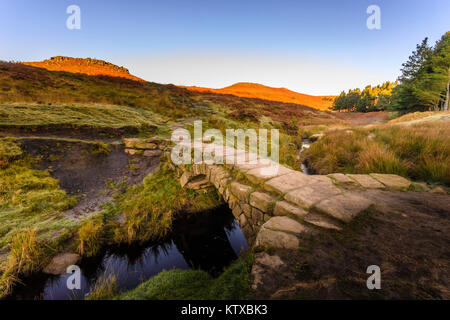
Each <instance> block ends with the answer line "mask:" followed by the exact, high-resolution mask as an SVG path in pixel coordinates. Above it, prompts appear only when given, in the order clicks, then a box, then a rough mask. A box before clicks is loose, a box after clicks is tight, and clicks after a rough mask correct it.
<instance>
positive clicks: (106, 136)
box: [0, 124, 154, 141]
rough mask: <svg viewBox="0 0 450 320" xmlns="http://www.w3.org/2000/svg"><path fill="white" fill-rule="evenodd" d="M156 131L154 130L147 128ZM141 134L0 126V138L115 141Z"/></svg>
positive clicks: (126, 129) (66, 127)
mask: <svg viewBox="0 0 450 320" xmlns="http://www.w3.org/2000/svg"><path fill="white" fill-rule="evenodd" d="M147 129H154V128H147ZM137 133H139V129H138V128H136V127H122V128H107V127H103V128H102V127H91V126H76V125H61V124H58V125H46V126H22V127H18V126H11V127H7V126H0V137H1V136H5V137H11V136H14V137H51V138H66V139H81V140H99V141H113V140H115V139H118V138H120V137H122V136H124V135H134V134H137Z"/></svg>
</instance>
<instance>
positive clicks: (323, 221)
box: [303, 213, 342, 230]
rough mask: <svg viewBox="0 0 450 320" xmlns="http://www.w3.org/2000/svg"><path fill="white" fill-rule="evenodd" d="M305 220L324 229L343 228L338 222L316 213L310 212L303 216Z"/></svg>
mask: <svg viewBox="0 0 450 320" xmlns="http://www.w3.org/2000/svg"><path fill="white" fill-rule="evenodd" d="M303 221H305V222H307V223H310V224H312V225H315V226H317V227H320V228H324V229H330V230H342V228H341V227H340V226H339V224H338V223H337V222H335V221H333V220H332V219H330V218H327V217H324V216H321V215H320V214H316V213H309V214H308V215H306V216H305V217H304V218H303Z"/></svg>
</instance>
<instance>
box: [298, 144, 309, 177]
mask: <svg viewBox="0 0 450 320" xmlns="http://www.w3.org/2000/svg"><path fill="white" fill-rule="evenodd" d="M311 143H312V141H311V140H310V139H303V140H302V147H301V149H300V152H299V153H298V156H297V159H300V157H301V155H302V153H303V151H305V150H306V149H309V147H310V146H311ZM301 169H302V171H303V173H305V174H313V171H312V170H311V169H309V168H308V166H307V165H306V163H305V162H302V164H301Z"/></svg>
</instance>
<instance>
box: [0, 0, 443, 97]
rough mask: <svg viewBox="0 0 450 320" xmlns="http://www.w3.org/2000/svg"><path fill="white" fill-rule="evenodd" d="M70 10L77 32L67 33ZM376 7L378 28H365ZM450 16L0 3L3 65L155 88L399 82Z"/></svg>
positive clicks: (428, 5) (263, 7) (336, 9)
mask: <svg viewBox="0 0 450 320" xmlns="http://www.w3.org/2000/svg"><path fill="white" fill-rule="evenodd" d="M72 4H75V5H78V6H79V7H80V8H81V29H80V30H69V29H68V28H67V27H66V20H67V18H68V16H69V14H67V13H66V8H67V7H68V6H69V5H72ZM372 4H375V5H378V6H379V7H380V9H381V29H380V30H369V29H368V28H367V27H366V20H367V18H368V16H369V14H367V13H366V9H367V7H368V6H369V5H372ZM449 13H450V1H448V0H420V1H419V0H386V1H382V0H340V1H337V0H329V1H325V0H314V1H313V0H311V1H300V0H297V1H284V0H273V1H272V0H271V1H265V0H258V1H254V0H239V1H234V0H227V1H225V0H207V1H203V0H157V1H156V0H149V1H143V0H128V1H114V0H99V1H94V0H70V1H65V0H54V1H50V0H33V1H32V0H29V1H23V0H0V39H1V41H0V60H15V61H40V60H44V59H47V58H49V57H51V56H56V55H64V56H72V57H83V58H84V57H91V58H97V59H102V60H107V61H110V62H112V63H114V64H117V65H121V66H122V65H123V66H125V67H127V68H128V69H129V70H130V72H131V73H132V74H134V75H136V76H139V77H141V78H144V79H146V80H149V81H154V82H159V83H173V84H177V85H197V86H206V87H212V88H220V87H224V86H228V85H231V84H233V83H235V82H241V81H245V82H257V83H262V84H266V85H270V86H274V87H285V88H288V89H291V90H295V91H298V92H302V93H309V94H317V95H319V94H339V92H340V91H342V90H344V89H345V90H346V89H348V88H354V87H363V86H365V85H366V84H378V83H381V82H383V81H386V80H395V79H396V78H397V76H398V75H399V69H400V68H401V64H402V63H403V62H404V61H405V60H406V59H407V58H408V56H409V55H410V54H411V51H412V50H414V49H415V45H416V44H417V43H419V42H420V41H421V40H422V39H423V38H425V37H429V38H430V40H431V42H432V43H434V42H435V41H436V40H438V39H439V38H440V36H441V35H442V34H444V33H445V32H446V31H449V30H450V19H449Z"/></svg>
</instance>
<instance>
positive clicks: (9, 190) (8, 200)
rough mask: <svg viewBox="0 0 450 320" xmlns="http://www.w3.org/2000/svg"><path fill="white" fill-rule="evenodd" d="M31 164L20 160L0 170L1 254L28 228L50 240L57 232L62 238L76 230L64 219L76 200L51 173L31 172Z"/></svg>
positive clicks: (31, 161) (41, 237) (74, 224)
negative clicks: (68, 194)
mask: <svg viewBox="0 0 450 320" xmlns="http://www.w3.org/2000/svg"><path fill="white" fill-rule="evenodd" d="M32 163H33V160H31V159H23V160H18V161H15V162H13V163H11V164H10V165H9V166H8V167H7V168H5V169H2V170H0V181H1V183H0V250H5V249H8V245H9V243H10V242H11V241H12V239H13V237H14V236H15V235H16V234H18V233H21V232H22V231H23V230H25V229H27V228H34V229H35V230H36V232H37V234H38V235H39V238H40V239H43V240H50V239H53V238H54V237H55V233H56V232H58V234H59V236H62V235H63V234H64V233H65V232H68V231H69V230H71V229H72V228H73V227H74V226H76V223H75V222H73V221H71V220H69V219H66V218H65V217H64V216H62V215H61V212H62V211H64V210H67V209H69V208H70V207H72V206H73V205H74V204H75V202H76V200H75V199H74V198H70V197H68V196H67V194H66V193H65V192H64V191H63V190H61V189H60V188H59V185H58V181H57V180H56V179H53V178H52V177H50V175H49V173H48V172H43V171H37V170H33V169H31V166H32Z"/></svg>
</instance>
